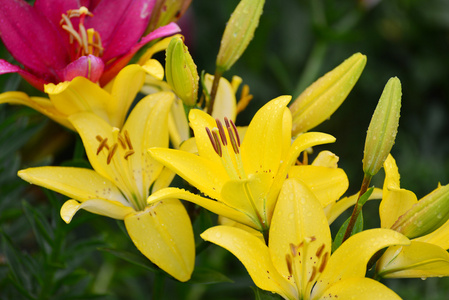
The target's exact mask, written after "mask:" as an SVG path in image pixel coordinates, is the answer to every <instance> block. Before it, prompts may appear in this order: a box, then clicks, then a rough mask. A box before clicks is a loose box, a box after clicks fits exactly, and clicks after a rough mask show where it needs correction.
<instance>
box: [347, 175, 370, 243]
mask: <svg viewBox="0 0 449 300" xmlns="http://www.w3.org/2000/svg"><path fill="white" fill-rule="evenodd" d="M371 178H372V176H371V175H368V174H365V176H363V181H362V186H361V187H360V193H359V196H358V197H357V202H356V204H355V206H354V210H353V211H352V215H351V219H349V223H348V227H347V228H346V231H345V235H344V236H343V240H342V241H341V243H342V244H343V242H344V241H346V240H347V239H348V238H349V237H350V236H351V233H352V229H354V225H355V222H356V220H357V217H358V216H359V213H360V211H362V207H363V203H359V200H360V197H361V196H362V195H363V194H365V192H366V191H367V190H368V186H369V184H370V182H371Z"/></svg>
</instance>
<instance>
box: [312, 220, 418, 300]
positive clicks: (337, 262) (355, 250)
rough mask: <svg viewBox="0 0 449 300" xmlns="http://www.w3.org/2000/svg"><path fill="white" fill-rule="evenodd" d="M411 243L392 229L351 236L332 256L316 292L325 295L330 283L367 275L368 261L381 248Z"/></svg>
mask: <svg viewBox="0 0 449 300" xmlns="http://www.w3.org/2000/svg"><path fill="white" fill-rule="evenodd" d="M409 244H410V241H409V240H408V239H407V238H406V237H405V236H404V235H402V234H400V233H398V232H396V231H393V230H390V229H370V230H365V231H362V232H360V233H357V234H355V235H353V236H351V237H350V238H349V239H347V240H346V241H345V242H344V243H343V244H341V246H340V247H339V248H338V249H337V250H336V251H335V252H334V253H333V254H332V256H331V257H330V259H329V262H328V264H327V266H326V268H325V269H324V272H323V273H322V274H321V276H320V277H319V278H318V281H317V283H316V286H315V288H314V294H315V295H316V296H321V295H323V294H324V293H325V291H326V289H327V288H328V287H329V286H330V285H332V284H334V283H336V282H338V281H340V280H341V281H343V280H345V279H348V278H363V277H365V273H366V265H367V263H368V261H369V260H370V258H371V257H372V256H373V255H374V254H375V253H376V252H377V251H379V250H380V249H382V248H385V247H388V246H393V245H409Z"/></svg>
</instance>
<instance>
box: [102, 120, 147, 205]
mask: <svg viewBox="0 0 449 300" xmlns="http://www.w3.org/2000/svg"><path fill="white" fill-rule="evenodd" d="M112 133H113V135H114V141H113V143H112V145H109V144H108V138H103V137H101V136H100V135H97V136H96V139H97V141H98V142H99V145H98V148H97V152H96V154H97V156H99V155H101V156H103V157H104V158H105V159H106V164H107V165H108V166H109V165H110V166H111V167H110V169H109V171H110V172H111V173H112V174H111V178H113V180H114V182H115V184H116V185H117V187H118V188H119V189H120V191H121V192H122V193H123V195H124V196H125V198H126V199H127V200H128V201H129V202H130V203H131V205H132V206H133V207H134V209H136V210H144V209H145V200H146V196H147V195H144V192H143V191H142V187H141V186H139V184H138V182H137V180H136V177H135V175H137V176H138V175H139V174H135V173H136V172H137V173H138V172H139V170H133V166H132V163H131V161H130V160H131V159H132V156H133V154H135V151H134V149H133V145H132V143H131V138H130V136H129V133H128V131H127V130H125V131H124V132H123V134H122V133H120V131H119V129H118V128H114V129H113V132H112Z"/></svg>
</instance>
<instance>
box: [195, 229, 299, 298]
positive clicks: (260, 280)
mask: <svg viewBox="0 0 449 300" xmlns="http://www.w3.org/2000/svg"><path fill="white" fill-rule="evenodd" d="M201 237H202V238H203V239H204V240H206V241H209V242H212V243H214V244H217V245H219V246H220V247H223V248H225V249H227V250H228V251H229V252H231V253H232V254H234V255H235V256H236V257H237V258H238V259H239V260H240V261H241V262H242V264H243V265H244V266H245V268H246V270H247V271H248V273H249V275H250V276H251V278H252V279H253V281H254V283H255V284H256V285H257V286H258V287H259V288H261V289H263V290H267V291H271V292H274V293H277V294H280V295H281V296H283V297H285V298H289V299H296V291H295V289H294V287H293V286H292V285H291V284H290V283H289V282H288V281H287V280H286V279H284V278H283V277H282V276H281V275H280V274H279V273H278V272H277V270H276V268H275V267H274V266H273V262H272V261H271V258H270V253H269V251H268V247H267V246H266V245H265V244H264V243H263V242H262V241H261V240H260V239H258V238H257V237H256V236H254V235H252V234H251V233H249V232H247V231H245V230H243V229H240V228H235V227H229V226H215V227H212V228H209V229H208V230H206V231H205V232H203V233H202V234H201ZM284 259H285V257H284Z"/></svg>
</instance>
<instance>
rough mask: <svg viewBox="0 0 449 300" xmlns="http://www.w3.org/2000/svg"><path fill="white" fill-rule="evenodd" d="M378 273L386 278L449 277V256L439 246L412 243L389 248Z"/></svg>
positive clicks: (379, 263)
mask: <svg viewBox="0 0 449 300" xmlns="http://www.w3.org/2000/svg"><path fill="white" fill-rule="evenodd" d="M377 272H378V274H379V276H382V277H384V278H414V277H420V278H426V277H436V276H439V277H441V276H449V254H448V253H447V251H446V250H444V249H443V248H441V247H439V246H437V245H433V244H429V243H423V242H417V241H412V243H411V244H410V246H393V247H390V248H388V249H387V251H385V253H384V254H383V255H382V257H381V258H380V260H379V262H378V264H377Z"/></svg>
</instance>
